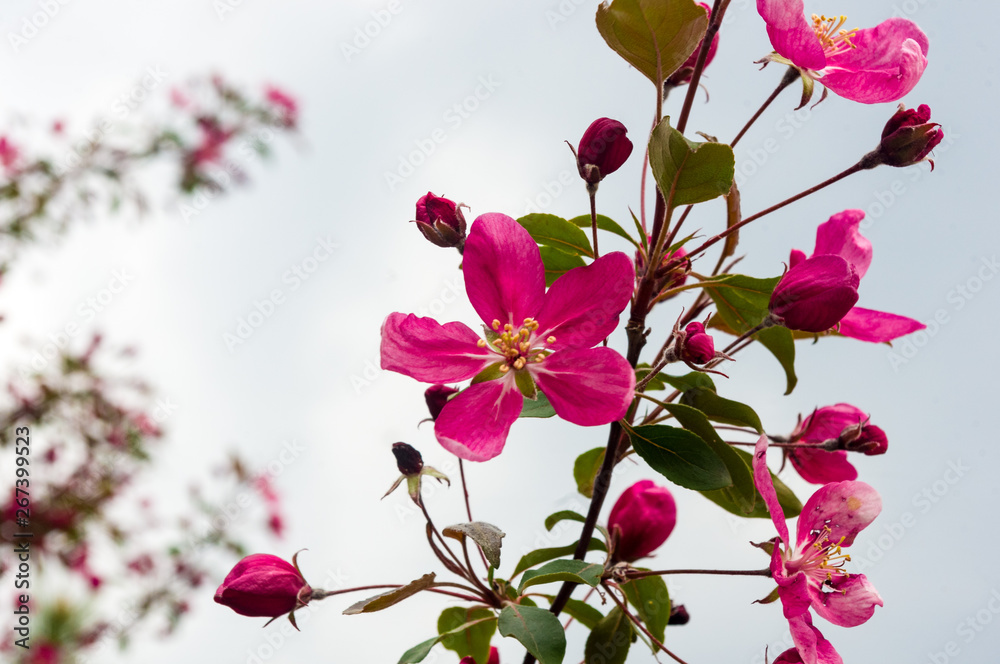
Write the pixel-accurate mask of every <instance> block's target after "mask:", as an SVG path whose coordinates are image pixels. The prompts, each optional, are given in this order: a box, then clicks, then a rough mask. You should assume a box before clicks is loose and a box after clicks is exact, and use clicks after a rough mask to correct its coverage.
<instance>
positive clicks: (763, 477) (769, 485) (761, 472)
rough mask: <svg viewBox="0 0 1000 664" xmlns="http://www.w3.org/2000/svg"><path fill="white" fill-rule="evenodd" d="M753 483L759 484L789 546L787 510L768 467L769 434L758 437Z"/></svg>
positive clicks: (783, 539) (779, 529) (779, 530)
mask: <svg viewBox="0 0 1000 664" xmlns="http://www.w3.org/2000/svg"><path fill="white" fill-rule="evenodd" d="M753 483H754V484H755V485H757V490H758V491H760V495H761V497H762V498H763V499H764V504H765V505H767V511H768V512H770V513H771V521H773V522H774V527H775V528H777V529H778V534H779V535H781V541H782V542H784V543H785V546H788V543H789V538H788V524H786V523H785V512H784V510H782V509H781V503H779V502H778V493H777V492H776V491H775V490H774V482H773V481H772V480H771V471H769V470H768V469H767V436H766V435H764V436H761V437H760V438H758V439H757V445H756V446H755V447H754V450H753Z"/></svg>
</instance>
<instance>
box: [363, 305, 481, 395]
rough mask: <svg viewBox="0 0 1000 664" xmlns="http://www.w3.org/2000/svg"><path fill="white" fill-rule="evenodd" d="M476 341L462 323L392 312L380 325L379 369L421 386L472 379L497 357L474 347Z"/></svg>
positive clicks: (473, 335) (474, 336)
mask: <svg viewBox="0 0 1000 664" xmlns="http://www.w3.org/2000/svg"><path fill="white" fill-rule="evenodd" d="M479 339H480V337H479V335H478V334H476V333H475V332H473V331H472V330H471V329H469V328H468V327H467V326H466V325H464V324H462V323H445V324H444V325H441V324H440V323H438V322H437V321H436V320H434V319H433V318H421V317H419V316H415V315H413V314H400V313H392V314H389V316H388V317H387V318H386V319H385V322H384V323H382V368H383V369H385V370H387V371H396V372H399V373H401V374H403V375H405V376H410V377H411V378H416V379H417V380H419V381H423V382H425V383H455V382H458V381H460V380H465V379H467V378H472V377H473V376H475V375H476V374H477V373H479V372H480V371H482V370H483V369H485V368H486V367H487V366H489V364H491V363H492V362H494V361H496V358H497V356H496V355H493V354H491V353H489V352H488V351H487V350H486V349H485V348H479V347H478V346H477V345H476V342H478V341H479Z"/></svg>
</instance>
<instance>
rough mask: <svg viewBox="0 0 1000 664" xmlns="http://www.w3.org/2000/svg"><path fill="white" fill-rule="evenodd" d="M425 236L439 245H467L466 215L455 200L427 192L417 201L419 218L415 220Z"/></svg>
mask: <svg viewBox="0 0 1000 664" xmlns="http://www.w3.org/2000/svg"><path fill="white" fill-rule="evenodd" d="M414 221H415V222H416V224H417V228H418V229H419V230H420V232H421V233H423V235H424V237H425V238H427V239H428V240H429V241H430V242H432V243H434V244H436V245H437V246H439V247H456V248H457V249H458V250H459V251H462V248H463V246H464V245H465V215H464V214H462V206H461V205H459V204H458V203H456V202H455V201H452V200H449V199H447V198H443V197H441V196H435V195H434V194H432V193H431V192H429V191H428V192H427V194H426V195H425V196H421V197H420V200H418V201H417V218H416V219H415V220H414Z"/></svg>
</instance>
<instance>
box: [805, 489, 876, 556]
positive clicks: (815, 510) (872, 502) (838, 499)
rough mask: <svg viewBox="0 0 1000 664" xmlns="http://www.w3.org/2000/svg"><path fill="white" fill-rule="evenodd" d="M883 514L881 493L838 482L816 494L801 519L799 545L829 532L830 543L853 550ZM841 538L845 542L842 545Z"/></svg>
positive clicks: (807, 504) (807, 502)
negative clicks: (872, 523)
mask: <svg viewBox="0 0 1000 664" xmlns="http://www.w3.org/2000/svg"><path fill="white" fill-rule="evenodd" d="M881 511H882V498H881V496H879V495H878V491H876V490H875V489H873V488H872V487H871V486H869V485H868V484H865V483H864V482H836V483H834V484H827V485H826V486H822V487H820V488H819V489H817V490H816V493H814V494H813V495H812V496H810V498H809V500H807V501H806V504H805V507H803V508H802V514H800V515H799V523H798V528H797V531H796V538H795V541H796V544H802V542H803V540H805V539H808V538H812V537H813V536H814V535H815V533H818V532H819V531H821V530H823V528H824V527H825V528H829V529H830V533H829V536H828V539H829V541H831V542H839V543H840V544H841V546H845V547H846V546H850V545H851V544H853V543H854V538H855V537H856V536H857V534H858V533H859V532H861V531H862V530H864V529H865V528H867V527H868V524H870V523H871V522H872V521H874V520H875V517H877V516H878V514H879V512H881ZM841 538H843V540H842V541H841Z"/></svg>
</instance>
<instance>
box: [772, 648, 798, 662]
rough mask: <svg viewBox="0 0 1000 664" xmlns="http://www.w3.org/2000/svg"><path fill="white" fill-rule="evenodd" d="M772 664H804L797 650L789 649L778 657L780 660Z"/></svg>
mask: <svg viewBox="0 0 1000 664" xmlns="http://www.w3.org/2000/svg"><path fill="white" fill-rule="evenodd" d="M771 664H802V655H800V654H799V651H798V650H796V649H795V648H789V649H788V650H786V651H785V652H783V653H781V654H780V655H778V658H777V659H776V660H774V661H773V662H771Z"/></svg>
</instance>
